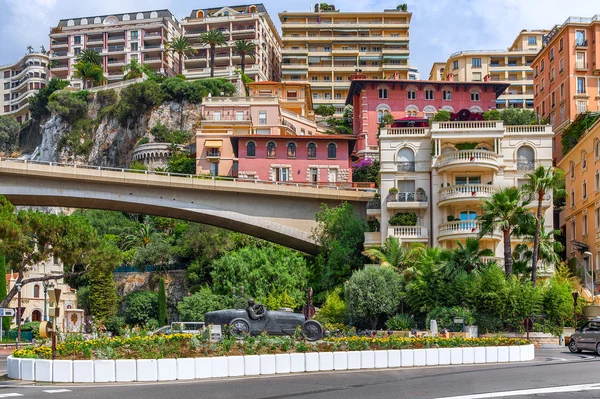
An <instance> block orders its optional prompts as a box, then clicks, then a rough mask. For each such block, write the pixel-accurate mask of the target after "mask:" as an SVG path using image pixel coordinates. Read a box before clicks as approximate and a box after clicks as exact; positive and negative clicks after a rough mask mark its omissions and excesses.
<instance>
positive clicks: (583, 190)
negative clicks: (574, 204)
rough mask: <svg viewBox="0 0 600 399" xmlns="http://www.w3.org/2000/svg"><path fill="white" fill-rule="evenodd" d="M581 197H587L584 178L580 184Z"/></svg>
mask: <svg viewBox="0 0 600 399" xmlns="http://www.w3.org/2000/svg"><path fill="white" fill-rule="evenodd" d="M581 198H582V199H586V198H587V182H586V181H585V180H584V181H583V184H582V185H581Z"/></svg>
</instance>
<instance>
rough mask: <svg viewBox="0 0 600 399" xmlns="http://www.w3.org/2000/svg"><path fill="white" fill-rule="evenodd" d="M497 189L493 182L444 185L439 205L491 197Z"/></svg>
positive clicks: (467, 202)
mask: <svg viewBox="0 0 600 399" xmlns="http://www.w3.org/2000/svg"><path fill="white" fill-rule="evenodd" d="M497 191H498V187H497V186H493V185H491V184H456V185H453V186H448V187H444V188H441V189H440V191H439V194H440V198H439V200H438V206H443V205H448V204H453V205H458V204H469V203H473V202H479V201H481V200H482V199H487V198H491V197H492V194H494V193H495V192H497Z"/></svg>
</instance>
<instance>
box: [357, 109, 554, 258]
mask: <svg viewBox="0 0 600 399" xmlns="http://www.w3.org/2000/svg"><path fill="white" fill-rule="evenodd" d="M552 136H553V133H552V128H551V126H540V125H531V126H504V125H503V123H502V122H501V121H468V122H460V121H456V122H431V123H430V126H429V127H405V128H386V129H381V133H380V136H379V142H380V146H379V156H380V160H381V174H380V176H381V185H380V187H381V199H380V200H378V201H376V202H371V203H370V204H369V209H368V212H367V215H368V217H369V218H370V219H372V220H373V219H377V220H378V221H379V226H380V228H379V232H370V233H367V236H366V240H365V245H378V244H380V243H382V242H383V241H385V239H386V238H387V237H388V236H395V237H398V238H400V239H401V240H402V241H403V242H405V243H410V242H422V243H426V244H428V245H430V246H439V247H441V248H445V249H450V248H453V247H455V246H456V245H457V242H464V241H465V240H466V238H468V237H474V236H477V234H478V233H479V231H480V227H481V226H480V223H479V222H478V221H477V216H479V215H481V204H482V200H484V199H488V198H491V196H492V194H494V193H495V192H496V191H498V190H499V189H500V188H504V187H511V186H515V187H521V186H522V185H523V184H525V183H527V178H526V175H527V174H528V173H531V172H532V171H533V170H534V169H535V168H536V167H538V166H544V167H550V166H552ZM530 206H535V204H533V203H532V204H531V205H530ZM543 209H544V212H545V227H546V231H549V230H550V229H552V212H553V209H552V201H551V197H550V196H548V197H547V198H546V201H544V203H543ZM398 213H401V214H402V213H408V214H411V213H414V214H415V215H416V223H414V225H411V226H398V225H397V224H398V223H397V221H396V222H395V221H394V220H393V217H394V216H395V215H396V214H398ZM396 219H398V217H396ZM404 219H406V218H404ZM412 221H414V216H413V217H412ZM372 224H373V223H372ZM405 224H406V223H405ZM411 224H412V223H411ZM513 241H514V242H515V244H517V243H519V242H520V241H519V240H518V239H515V240H513ZM481 247H482V248H489V249H491V250H493V251H494V253H495V254H496V257H498V261H499V263H502V260H503V258H502V257H503V236H502V232H500V231H497V232H493V233H492V234H487V235H485V236H484V237H483V238H482V239H481Z"/></svg>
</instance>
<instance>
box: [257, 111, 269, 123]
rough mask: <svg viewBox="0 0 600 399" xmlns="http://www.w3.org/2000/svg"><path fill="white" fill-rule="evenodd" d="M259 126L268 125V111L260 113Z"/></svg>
mask: <svg viewBox="0 0 600 399" xmlns="http://www.w3.org/2000/svg"><path fill="white" fill-rule="evenodd" d="M258 124H259V125H266V124H267V111H258Z"/></svg>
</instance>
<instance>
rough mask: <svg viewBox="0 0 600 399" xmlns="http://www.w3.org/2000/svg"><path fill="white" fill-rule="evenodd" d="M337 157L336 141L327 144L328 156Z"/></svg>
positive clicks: (330, 157)
mask: <svg viewBox="0 0 600 399" xmlns="http://www.w3.org/2000/svg"><path fill="white" fill-rule="evenodd" d="M336 157H337V147H336V145H335V144H334V143H329V144H328V145H327V158H329V159H335V158H336Z"/></svg>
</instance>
